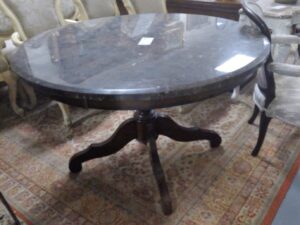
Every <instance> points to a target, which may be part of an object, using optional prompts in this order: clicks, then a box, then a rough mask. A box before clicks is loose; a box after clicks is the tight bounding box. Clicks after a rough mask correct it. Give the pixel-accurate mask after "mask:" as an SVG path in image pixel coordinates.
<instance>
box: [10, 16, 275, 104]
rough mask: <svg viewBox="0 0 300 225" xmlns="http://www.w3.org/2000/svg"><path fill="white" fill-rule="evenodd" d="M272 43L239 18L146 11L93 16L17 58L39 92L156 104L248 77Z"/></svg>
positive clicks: (16, 66) (83, 100)
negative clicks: (111, 15)
mask: <svg viewBox="0 0 300 225" xmlns="http://www.w3.org/2000/svg"><path fill="white" fill-rule="evenodd" d="M269 51H270V44H269V42H268V41H267V39H266V38H265V37H263V36H262V35H261V34H260V32H259V31H258V30H257V29H255V28H253V27H249V26H246V25H241V24H239V23H238V22H235V21H231V20H226V19H221V18H216V17H209V16H201V15H188V14H167V15H163V14H140V15H134V16H128V15H126V16H118V17H108V18H102V19H96V20H89V21H84V22H80V23H77V24H70V25H67V26H65V27H62V28H59V29H54V30H50V31H47V32H45V33H42V34H40V35H38V36H36V37H34V38H32V39H30V40H28V41H26V42H25V43H24V44H23V45H22V46H21V47H19V48H18V50H17V52H16V53H15V54H13V55H12V56H11V57H10V58H9V60H10V64H11V67H12V70H13V71H14V72H16V73H17V74H18V75H19V76H20V77H21V78H22V79H24V80H25V81H27V82H29V83H30V84H31V85H33V86H34V87H35V88H36V89H38V90H40V91H42V92H43V93H45V94H47V95H49V96H50V97H52V98H54V99H56V100H59V101H63V102H66V103H69V104H73V105H78V106H84V107H91V108H103V109H154V108H161V107H169V106H175V105H181V104H185V103H190V102H194V101H198V100H201V99H205V98H208V97H210V96H214V95H217V94H220V93H222V92H224V91H228V90H230V89H232V88H234V87H235V86H236V85H238V84H240V83H241V82H243V81H244V80H245V79H246V78H247V77H248V78H249V74H250V72H252V71H254V70H255V69H257V68H258V67H259V66H260V65H261V64H262V63H263V62H264V61H265V59H266V57H267V55H268V54H269Z"/></svg>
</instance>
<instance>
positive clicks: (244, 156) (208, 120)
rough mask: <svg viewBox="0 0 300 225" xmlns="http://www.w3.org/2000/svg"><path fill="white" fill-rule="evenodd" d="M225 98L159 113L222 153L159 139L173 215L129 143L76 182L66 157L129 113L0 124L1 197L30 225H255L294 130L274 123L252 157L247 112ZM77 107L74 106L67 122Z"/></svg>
mask: <svg viewBox="0 0 300 225" xmlns="http://www.w3.org/2000/svg"><path fill="white" fill-rule="evenodd" d="M241 99H242V100H241V101H240V102H238V103H232V102H230V99H229V95H223V96H220V97H217V98H212V99H209V100H206V101H203V102H201V103H200V104H199V105H198V106H197V107H196V108H194V109H193V110H192V111H191V112H189V113H187V114H181V113H180V107H174V108H169V109H163V110H160V111H161V112H163V113H167V114H168V115H170V116H171V117H172V118H173V119H174V120H175V121H177V122H178V123H180V124H182V125H185V126H193V125H199V126H201V127H203V128H210V129H214V130H216V131H217V132H218V133H219V134H220V135H221V136H222V139H223V142H222V145H221V147H219V148H217V149H210V147H209V144H208V142H207V141H196V142H190V143H180V142H175V141H173V140H171V139H168V138H166V137H163V136H160V137H159V139H158V141H157V143H158V149H159V150H158V151H159V155H160V159H161V163H162V166H163V168H164V171H165V173H166V176H167V182H168V186H169V189H170V192H171V197H172V201H173V205H174V206H175V207H174V208H175V210H174V213H173V214H172V215H170V216H164V215H163V213H162V211H161V207H160V199H159V193H158V189H157V187H156V183H155V180H154V177H153V174H152V170H151V165H150V160H149V154H148V149H147V147H146V146H143V145H142V144H140V143H138V142H136V141H132V142H131V143H129V144H128V145H127V146H126V147H125V148H124V149H123V150H121V151H120V152H118V153H117V154H115V155H112V156H109V157H105V158H101V159H96V160H92V161H90V162H87V163H85V164H83V170H82V172H81V173H80V174H79V175H72V174H70V173H69V170H68V160H69V158H70V157H71V156H72V155H73V154H74V153H76V152H78V151H80V150H82V149H84V148H85V147H87V146H88V145H89V144H91V143H94V142H101V141H103V140H105V139H106V138H108V137H109V136H110V135H111V134H112V132H113V131H114V130H115V129H116V128H117V126H118V125H119V124H120V122H122V121H123V120H124V119H126V118H129V117H131V115H132V112H128V111H98V112H97V113H96V114H94V115H92V116H90V117H88V118H86V119H84V120H83V121H81V122H80V123H78V124H77V125H76V126H74V127H73V128H72V129H67V128H66V127H64V126H63V124H62V118H61V114H60V112H59V109H58V107H57V106H55V105H53V106H52V107H49V108H47V109H46V110H42V111H41V112H39V113H35V114H33V115H29V116H27V117H25V118H23V119H20V118H16V117H13V119H8V120H5V121H2V122H1V124H0V190H1V191H2V192H3V193H4V194H5V196H6V197H7V198H8V200H9V202H10V203H11V204H12V206H13V207H14V208H15V209H16V210H17V211H18V212H20V213H21V214H23V215H24V216H25V217H26V218H27V220H28V221H31V223H29V224H36V225H67V224H69V225H76V224H78V225H79V224H80V225H92V224H95V225H96V224H97V225H102V224H103V225H109V224H111V225H157V224H162V225H204V224H205V225H207V224H209V225H221V224H222V225H227V224H228V225H241V224H243V225H245V224H247V225H250V224H253V225H256V224H260V223H261V222H262V220H263V218H264V215H265V214H266V212H267V210H268V208H269V206H270V204H271V202H272V200H273V199H274V196H275V195H276V193H277V191H278V189H279V188H280V185H281V184H282V183H283V181H284V178H285V177H286V175H287V173H288V172H289V169H290V168H291V166H292V165H293V162H294V161H295V159H296V158H297V156H298V154H299V151H300V148H299V146H300V143H299V142H300V140H299V138H298V137H299V131H298V130H297V129H295V128H293V127H291V126H288V125H285V124H283V123H282V122H280V121H277V120H275V119H274V120H272V122H271V125H270V129H269V131H268V134H267V138H266V141H265V144H264V145H263V149H262V151H261V153H260V156H259V157H257V158H254V157H251V155H250V152H251V150H252V148H253V146H254V145H255V142H256V138H257V133H258V128H257V125H254V126H251V125H248V124H247V119H248V118H249V116H250V115H251V112H252V108H251V106H252V105H253V104H252V102H251V98H250V97H249V96H246V97H245V96H242V97H241ZM84 111H85V110H84V109H73V110H72V116H73V117H74V118H75V117H77V116H80V115H81V114H82V113H84Z"/></svg>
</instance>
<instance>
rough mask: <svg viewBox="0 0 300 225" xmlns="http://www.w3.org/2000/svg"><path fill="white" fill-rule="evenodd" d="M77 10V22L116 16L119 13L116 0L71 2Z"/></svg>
mask: <svg viewBox="0 0 300 225" xmlns="http://www.w3.org/2000/svg"><path fill="white" fill-rule="evenodd" d="M73 1H74V4H75V5H76V8H78V10H79V16H78V19H79V20H87V19H95V18H101V17H109V16H117V15H120V11H119V8H118V5H117V2H116V0H73Z"/></svg>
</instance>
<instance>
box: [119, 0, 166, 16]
mask: <svg viewBox="0 0 300 225" xmlns="http://www.w3.org/2000/svg"><path fill="white" fill-rule="evenodd" d="M123 4H124V6H125V8H126V10H127V12H128V14H130V15H134V14H139V13H167V12H168V11H167V5H166V0H123Z"/></svg>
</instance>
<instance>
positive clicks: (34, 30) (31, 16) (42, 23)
mask: <svg viewBox="0 0 300 225" xmlns="http://www.w3.org/2000/svg"><path fill="white" fill-rule="evenodd" d="M61 7H62V5H61V2H60V1H59V0H43V1H41V0H31V1H30V4H28V1H24V0H2V1H0V9H1V10H2V11H3V12H4V13H5V14H6V16H7V17H8V18H10V19H11V21H12V25H13V28H14V30H15V31H16V32H15V33H13V34H12V41H13V43H14V44H15V45H16V46H18V45H21V44H22V43H23V41H25V40H27V39H28V38H31V37H33V36H35V35H37V34H39V33H41V32H43V31H46V30H49V29H51V28H56V27H58V26H61V25H63V24H65V23H66V21H65V20H64V15H63V12H62V10H61ZM23 85H24V88H25V89H27V90H28V91H29V93H33V92H32V91H30V89H31V88H30V87H29V86H28V85H26V84H25V83H23ZM29 97H30V99H31V102H33V103H35V102H36V100H35V95H32V94H31V95H29ZM58 105H59V107H60V109H61V111H62V114H63V119H64V124H65V125H70V124H71V119H70V111H69V107H68V106H67V105H66V104H63V103H60V102H58Z"/></svg>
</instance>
